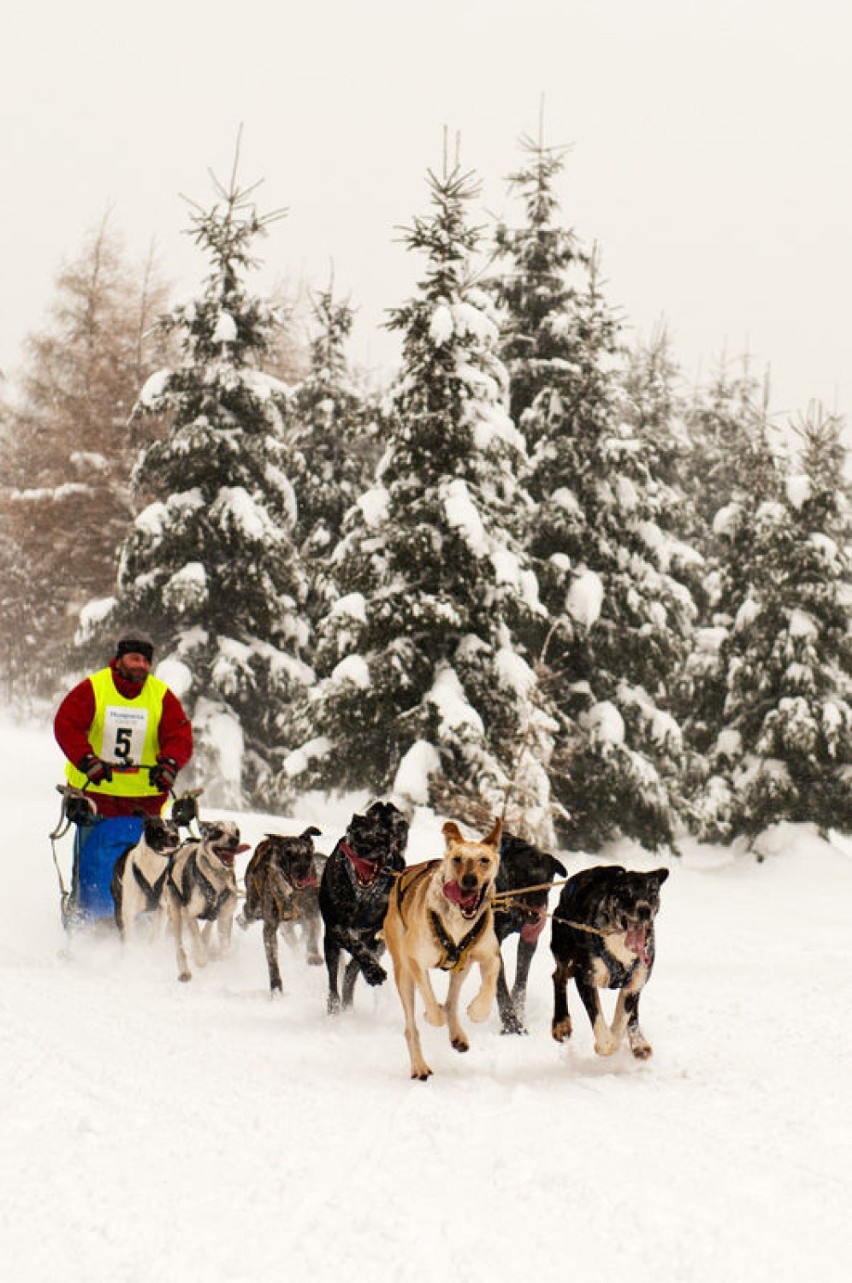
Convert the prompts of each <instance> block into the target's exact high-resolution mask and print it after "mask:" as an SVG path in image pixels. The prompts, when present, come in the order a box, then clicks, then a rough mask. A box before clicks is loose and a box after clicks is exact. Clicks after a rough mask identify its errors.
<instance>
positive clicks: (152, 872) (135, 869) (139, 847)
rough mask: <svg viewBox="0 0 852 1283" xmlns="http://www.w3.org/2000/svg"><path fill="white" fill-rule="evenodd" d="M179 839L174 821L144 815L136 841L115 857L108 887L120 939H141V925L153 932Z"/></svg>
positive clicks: (162, 903) (177, 828)
mask: <svg viewBox="0 0 852 1283" xmlns="http://www.w3.org/2000/svg"><path fill="white" fill-rule="evenodd" d="M181 840H182V839H181V836H180V828H179V826H178V825H177V824H176V823H175V821H174V820H172V819H165V818H164V817H163V816H161V815H146V816H145V817H144V820H143V824H142V835H141V837H140V838H139V841H138V842H137V843H136V845H135V846H131V847H129V848H128V849H127V850H126V851H125V852H124V854H123V855H120V856H119V857H118V859H117V860H116V862H115V868H114V869H113V874H112V882H111V884H110V890H111V891H112V899H113V903H114V905H115V923H116V926H117V927H118V930H119V932H120V933H121V937H122V939H123V940H130V939H131V938H133V939H139V938H141V934H142V929H143V924H145V925H146V926H147V927H148V928H149V932H148V934H149V936H151V935H153V933H154V928H156V925H157V920H158V918H159V917H160V914H161V911H162V912H163V913H165V908H164V902H163V892H164V890H165V886H166V879H167V878H168V875H169V869H170V868H171V863H172V859H173V857H174V855H175V853H176V852H177V850H178V848H179V847H180V844H181Z"/></svg>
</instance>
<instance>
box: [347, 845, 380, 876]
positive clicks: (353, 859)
mask: <svg viewBox="0 0 852 1283" xmlns="http://www.w3.org/2000/svg"><path fill="white" fill-rule="evenodd" d="M340 849H341V851H342V852H343V854H344V855H345V856H346V858H347V860H349V862H350V864H351V865H352V867H353V869H354V870H355V872H356V873H357V874H358V880H359V881H360V882H372V881H374V879H375V877H376V874H377V873H378V871H379V864H380V861H379V859H378V858H377V859H375V860H366V859H364V857H363V856H362V855H356V854H355V852H354V851H353V850H352V847H351V846H350V845H349V843H348V842H341V843H340Z"/></svg>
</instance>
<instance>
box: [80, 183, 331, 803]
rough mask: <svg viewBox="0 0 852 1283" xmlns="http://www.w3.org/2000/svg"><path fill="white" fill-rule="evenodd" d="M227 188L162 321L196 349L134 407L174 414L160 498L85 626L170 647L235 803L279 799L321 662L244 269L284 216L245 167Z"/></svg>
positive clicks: (171, 663)
mask: <svg viewBox="0 0 852 1283" xmlns="http://www.w3.org/2000/svg"><path fill="white" fill-rule="evenodd" d="M214 181H215V180H214ZM216 189H217V193H218V197H219V199H217V201H216V202H215V203H214V204H213V205H212V206H211V207H210V208H209V209H206V210H205V209H202V208H201V207H200V206H193V212H192V214H191V216H190V217H191V224H192V226H191V232H192V235H193V236H194V239H195V241H196V243H197V244H198V245H199V247H200V248H201V249H202V250H203V251H204V252H205V254H206V255H207V256H208V257H209V259H210V261H211V270H210V274H209V275H208V277H207V279H206V281H205V283H204V287H203V291H202V293H201V295H200V297H198V298H197V299H196V300H195V301H192V302H189V303H187V304H184V305H182V306H180V307H178V308H176V309H175V310H174V311H172V312H171V313H170V314H168V315H167V316H165V317H164V318H163V319H162V321H161V325H162V326H163V328H164V329H165V330H166V331H168V332H169V333H174V334H176V335H177V337H178V339H179V344H180V350H181V352H182V355H183V360H182V362H181V364H180V365H179V366H177V367H176V368H174V369H168V370H162V371H160V372H159V373H158V374H155V375H153V376H152V377H151V378H150V379H149V380H148V382H147V383H146V384H145V386H144V388H143V389H142V392H141V395H140V397H139V401H138V404H137V406H136V409H135V411H134V418H135V419H136V420H139V419H142V418H144V417H145V416H146V415H148V414H152V413H162V412H164V411H165V412H168V414H169V415H170V416H171V429H170V432H169V435H168V437H167V438H166V439H165V440H163V441H158V442H155V443H154V444H153V445H151V446H150V447H149V448H148V449H147V450H145V451H144V452H143V453H142V455H141V456H140V458H139V461H138V463H137V466H136V470H135V481H136V485H137V486H138V488H139V489H140V490H141V491H144V492H145V493H147V494H148V495H150V496H152V502H150V503H149V504H148V506H147V507H146V508H145V509H144V510H143V511H142V512H141V513H140V515H139V517H138V518H137V519H136V521H135V523H134V525H133V527H132V529H131V531H130V533H129V534H128V536H127V538H126V539H125V542H124V545H123V548H122V552H121V559H120V564H119V568H118V596H117V598H116V599H113V600H111V601H109V602H105V603H92V604H91V605H90V608H89V610H88V611H87V612H86V615H85V616H84V619H83V627H82V634H83V637H84V639H85V640H89V641H90V640H91V639H92V637H93V635H94V637H96V638H98V639H103V638H105V637H106V638H109V637H114V636H115V635H116V633H117V630H118V629H119V628H126V627H127V626H128V624H130V623H132V624H133V626H135V627H138V628H144V629H146V630H147V631H148V632H149V633H151V634H152V636H153V638H154V640H155V642H156V643H157V646H158V651H159V654H160V655H161V656H163V657H164V658H167V662H166V663H165V664H163V665H162V667H161V668H160V670H159V671H160V672H161V674H162V675H163V676H164V677H165V678H166V680H167V681H169V683H170V685H172V686H173V688H174V689H175V691H176V693H177V694H178V695H179V696H180V698H181V699H182V700H183V701H184V703H185V707H186V708H187V711H188V712H189V714H190V716H191V718H192V722H193V727H194V730H195V735H196V744H197V750H196V774H197V775H198V776H199V777H200V781H201V782H202V783H203V784H204V787H205V801H206V802H213V803H216V804H219V805H236V804H239V803H240V802H241V801H243V800H245V801H247V802H249V803H260V802H262V801H265V800H267V798H268V794H267V793H266V784H267V781H268V778H269V776H270V774H271V773H272V772H273V771H274V770H275V769H276V767H277V766H278V765H279V764H280V758H279V756H278V755H279V754H280V753H281V751H282V746H283V745H286V743H287V734H288V732H287V722H288V714H289V712H290V709H291V708H292V706H293V705H294V703H295V702H297V701H298V697H299V696H300V694H301V692H302V690H303V688H304V686H305V684H306V683H307V682H308V681H310V680H311V678H312V673H311V671H310V669H308V668H307V667H306V665H305V664H304V663H303V662H302V660H301V658H300V655H301V652H302V650H303V648H304V647H305V645H306V643H307V636H306V627H305V623H304V619H303V616H302V613H301V611H300V603H301V602H302V601H303V600H304V597H305V595H306V583H305V580H304V576H303V574H302V571H301V568H300V563H299V560H298V557H297V555H296V551H295V549H294V546H293V542H292V539H291V536H290V531H291V530H292V528H293V524H294V521H295V500H294V492H293V488H292V485H291V483H290V481H289V479H288V474H287V469H288V455H287V452H286V450H285V447H284V444H283V439H282V420H281V414H280V411H279V408H278V404H277V402H278V400H279V399H280V398H282V397H284V396H285V393H286V389H285V387H284V385H283V384H281V383H279V382H278V381H277V380H275V379H273V378H271V377H269V376H267V375H266V374H264V373H263V372H262V371H261V369H260V365H261V362H262V360H263V357H264V352H265V350H266V347H267V343H268V341H269V339H270V337H271V335H272V334H273V333H274V327H275V324H276V315H275V312H274V310H273V309H271V308H270V307H269V306H268V305H267V304H265V303H264V302H263V301H262V300H260V299H258V298H256V297H254V296H252V295H251V294H250V293H249V292H248V291H247V289H246V286H245V284H244V279H243V278H244V276H245V274H246V272H247V271H248V270H249V268H251V267H252V266H253V260H252V258H251V256H250V246H251V244H252V242H253V241H254V239H255V238H256V237H257V236H259V235H261V234H262V233H264V232H265V230H266V227H267V225H268V223H269V222H270V221H271V220H272V219H273V218H275V217H276V216H277V215H274V214H273V215H268V216H260V215H259V214H258V212H257V210H256V208H255V206H254V204H253V203H252V202H251V200H250V196H251V192H252V191H253V190H254V189H248V190H247V191H240V190H239V188H238V186H237V184H236V179H235V178H232V180H231V183H230V186H229V187H228V189H227V190H226V189H225V188H224V187H223V186H221V185H220V184H218V183H217V184H216ZM101 653H102V648H101Z"/></svg>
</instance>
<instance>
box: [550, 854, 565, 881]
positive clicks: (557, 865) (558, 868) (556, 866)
mask: <svg viewBox="0 0 852 1283" xmlns="http://www.w3.org/2000/svg"><path fill="white" fill-rule="evenodd" d="M550 858H551V860H552V861H553V872H554V873H561V874H562V876H563V878H567V877H568V870H567V869H566V868H565V865H564V864H563V863H562V861H561V860H557V858H556V856H555V855H552V856H551V857H550Z"/></svg>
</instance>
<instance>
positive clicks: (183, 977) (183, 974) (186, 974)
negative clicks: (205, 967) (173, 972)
mask: <svg viewBox="0 0 852 1283" xmlns="http://www.w3.org/2000/svg"><path fill="white" fill-rule="evenodd" d="M191 979H192V972H191V971H179V972H178V980H180V982H181V984H186V982H187V981H188V980H191Z"/></svg>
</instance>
